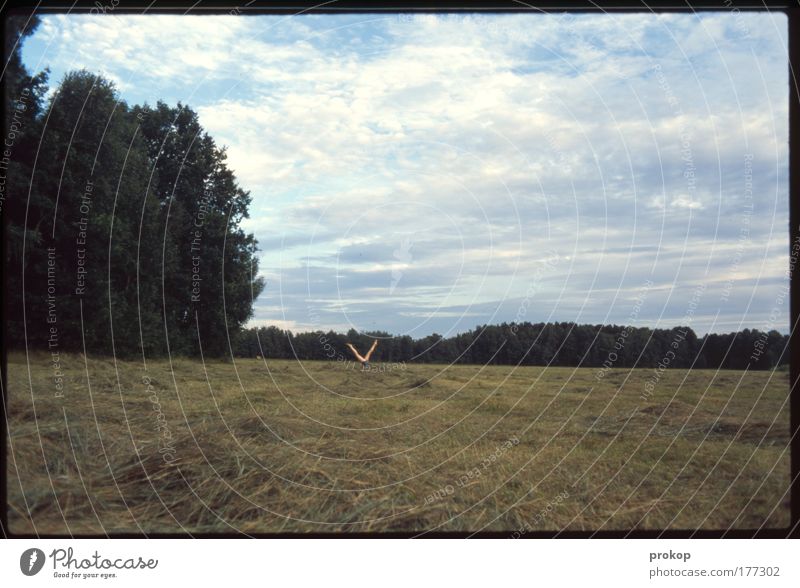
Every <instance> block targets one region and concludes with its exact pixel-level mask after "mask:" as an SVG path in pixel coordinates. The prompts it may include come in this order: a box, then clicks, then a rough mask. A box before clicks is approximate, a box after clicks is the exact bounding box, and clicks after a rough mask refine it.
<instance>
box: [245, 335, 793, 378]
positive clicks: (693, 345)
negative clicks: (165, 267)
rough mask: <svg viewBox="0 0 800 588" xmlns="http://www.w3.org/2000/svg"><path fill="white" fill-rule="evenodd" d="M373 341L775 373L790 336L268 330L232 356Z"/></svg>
mask: <svg viewBox="0 0 800 588" xmlns="http://www.w3.org/2000/svg"><path fill="white" fill-rule="evenodd" d="M373 338H379V340H380V342H379V345H378V348H377V350H376V352H375V355H374V356H373V357H374V359H375V361H384V362H400V361H402V362H418V363H462V364H479V365H538V366H543V365H548V366H562V367H575V366H581V367H593V368H603V367H606V368H612V367H613V368H632V367H638V368H657V367H659V366H660V365H661V366H664V368H665V369H669V368H695V369H705V368H709V369H720V368H722V369H745V368H748V369H751V370H764V369H772V368H774V367H775V366H777V365H782V364H787V363H788V362H789V352H788V341H789V336H788V335H781V334H780V333H778V332H777V331H770V332H769V333H762V332H760V331H758V330H750V329H745V330H744V331H741V332H739V333H729V334H726V335H718V334H711V335H706V336H704V337H702V338H698V337H697V335H696V334H695V333H694V331H693V330H692V329H690V328H689V327H675V328H672V329H650V328H647V327H625V326H619V325H578V324H575V323H536V324H532V323H511V324H507V323H503V324H501V325H483V326H478V327H475V328H474V329H472V330H470V331H468V332H466V333H461V334H459V335H454V336H452V337H442V336H441V335H437V334H436V333H434V334H432V335H429V336H427V337H423V338H421V339H416V340H414V339H412V338H411V337H409V336H407V335H406V336H402V337H392V336H390V335H389V334H388V333H381V332H373V333H357V332H356V331H355V330H353V329H351V330H350V331H349V332H348V333H347V335H346V336H345V335H341V334H338V333H333V332H329V333H322V332H310V333H292V332H291V331H283V330H281V329H278V328H277V327H274V326H272V327H261V328H251V329H248V330H245V331H243V332H242V333H241V334H240V335H239V337H238V338H237V340H236V344H235V346H234V352H235V354H236V355H238V356H240V357H255V356H256V355H261V356H263V357H267V358H270V359H295V358H296V359H302V360H314V359H320V360H326V359H328V360H337V361H340V359H339V358H340V357H344V358H345V359H347V360H352V359H353V358H352V356H351V355H350V353H349V351H348V350H347V348H346V347H345V344H346V343H347V342H350V343H353V344H354V345H355V346H356V348H357V349H362V350H366V349H367V348H368V347H369V346H370V344H371V342H372V339H373ZM762 343H763V345H762ZM331 348H333V349H334V350H335V352H332V351H331ZM762 349H763V351H760V350H762ZM601 377H602V376H601Z"/></svg>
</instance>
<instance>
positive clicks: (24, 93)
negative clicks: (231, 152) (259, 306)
mask: <svg viewBox="0 0 800 588" xmlns="http://www.w3.org/2000/svg"><path fill="white" fill-rule="evenodd" d="M38 24H39V23H38V18H37V17H35V16H34V17H32V18H31V19H30V20H29V19H28V18H27V16H22V15H15V16H12V17H10V18H8V19H7V23H6V26H7V29H6V31H5V32H6V55H9V56H10V59H9V62H8V66H7V75H6V79H5V80H4V81H5V84H4V85H5V105H6V113H7V116H6V141H5V147H4V148H5V151H4V153H3V159H2V169H0V172H2V181H3V183H2V186H3V194H2V196H3V209H2V213H3V216H4V219H3V220H4V226H5V230H6V251H5V264H6V267H5V271H6V278H7V282H6V297H7V299H6V317H5V318H6V323H5V331H4V336H5V342H6V345H7V346H8V347H10V348H22V347H25V348H44V349H48V350H50V351H51V352H53V353H54V354H55V353H59V352H60V351H64V350H80V351H83V350H84V349H85V350H86V351H89V352H96V353H100V354H106V355H110V354H112V353H114V354H116V355H121V356H126V355H133V354H149V355H164V354H166V353H167V352H170V353H177V354H197V353H198V352H200V351H201V349H200V348H199V345H198V341H201V342H202V344H203V345H204V346H205V348H204V349H202V351H203V352H205V353H208V354H209V355H220V354H224V353H226V352H227V351H228V345H227V334H228V333H230V332H233V333H236V332H238V330H239V329H240V328H241V327H242V325H244V324H245V323H246V321H247V320H248V319H249V318H250V317H251V315H252V306H253V300H255V299H256V297H257V296H258V295H259V293H260V292H261V290H262V288H263V283H262V281H261V280H260V279H259V278H257V277H256V276H257V273H258V262H257V258H256V251H257V243H256V240H255V238H254V236H253V235H252V234H248V233H246V232H245V231H244V230H243V229H242V228H241V222H242V220H243V219H245V218H247V216H248V207H249V205H250V201H251V198H250V195H249V193H248V192H247V191H245V190H244V189H242V188H241V187H240V186H239V185H238V183H237V180H236V178H235V177H234V174H233V172H232V171H231V170H230V169H229V168H228V166H227V164H226V153H225V149H224V148H222V147H220V146H219V145H217V144H216V143H215V141H214V139H213V138H212V137H211V136H209V135H208V133H206V132H205V131H204V129H203V127H202V126H201V125H200V123H199V121H198V116H197V114H196V113H195V112H194V111H193V110H192V109H191V108H189V107H188V106H185V105H182V104H180V103H178V104H177V105H175V106H170V105H168V104H166V103H164V102H161V101H158V102H157V103H156V104H155V105H147V104H144V105H129V104H127V103H126V102H125V101H124V100H121V99H120V96H119V94H118V92H117V90H116V88H115V86H114V84H113V83H112V82H111V81H109V80H107V79H105V78H104V77H103V76H100V75H97V74H94V73H90V72H88V71H85V70H81V71H72V72H70V73H68V74H66V75H65V77H64V78H63V79H62V80H61V81H60V83H59V84H58V85H57V86H56V87H55V88H53V91H52V92H49V90H50V88H49V86H48V81H49V80H48V78H49V72H48V71H44V72H42V73H40V74H38V75H36V76H31V75H30V74H29V73H28V72H27V71H26V70H25V68H24V66H23V64H22V61H21V59H20V48H21V45H22V42H23V40H24V39H25V37H27V36H28V35H30V34H31V33H32V32H33V31H34V30H35V28H36V26H37V25H38Z"/></svg>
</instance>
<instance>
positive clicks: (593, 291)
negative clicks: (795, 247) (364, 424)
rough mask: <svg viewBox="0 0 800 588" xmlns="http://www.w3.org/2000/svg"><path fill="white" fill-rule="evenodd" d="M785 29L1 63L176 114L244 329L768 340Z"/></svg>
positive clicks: (782, 237) (751, 22)
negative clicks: (199, 173) (245, 294)
mask: <svg viewBox="0 0 800 588" xmlns="http://www.w3.org/2000/svg"><path fill="white" fill-rule="evenodd" d="M786 28H787V23H786V19H785V17H784V16H783V15H781V14H776V15H771V14H764V13H751V14H731V13H727V12H725V13H716V14H710V13H706V14H696V15H690V14H681V15H673V14H670V15H666V14H665V15H653V14H641V15H638V14H631V15H583V16H571V15H500V16H491V15H445V14H442V15H436V16H432V15H428V16H410V15H408V16H407V15H396V14H394V15H380V14H364V15H305V16H294V17H289V16H257V17H252V16H251V17H244V16H238V17H237V16H183V17H178V16H175V17H172V16H123V15H111V16H105V17H103V16H89V15H83V16H78V15H76V16H67V15H52V16H45V17H44V18H43V24H42V26H41V27H40V28H39V29H38V30H37V32H36V34H35V35H34V37H33V38H31V39H30V40H29V41H28V42H27V44H26V46H25V51H24V57H25V62H26V64H27V66H28V67H29V69H31V70H33V71H38V70H40V69H42V68H43V67H46V66H48V67H50V69H51V72H52V77H51V80H52V81H53V82H57V81H58V80H60V79H61V77H62V76H63V74H64V73H65V72H67V71H69V70H71V69H75V68H81V67H85V68H87V69H89V70H91V71H96V72H103V73H104V74H105V75H106V76H107V77H109V78H111V79H113V80H114V81H115V82H116V84H117V87H118V88H119V90H120V93H121V96H122V97H123V98H124V99H125V100H126V101H128V102H129V103H142V102H148V103H151V104H152V103H154V102H155V100H157V99H162V100H165V101H167V102H169V103H173V104H174V103H177V102H178V101H181V102H182V103H184V104H188V105H189V106H191V107H192V108H194V109H195V110H196V111H197V112H198V113H199V115H200V119H201V123H202V124H203V126H204V127H205V128H206V129H207V130H208V131H209V133H210V134H211V135H212V136H214V137H215V139H216V140H217V141H218V142H219V143H221V144H224V145H227V146H228V153H229V163H230V166H231V167H232V168H233V170H234V171H235V172H236V174H237V177H238V178H239V181H240V183H241V184H242V186H243V187H244V188H245V189H248V190H250V191H251V193H252V196H253V204H252V208H251V218H250V219H249V221H247V229H248V230H250V231H252V232H254V233H255V234H256V236H257V238H258V240H259V242H260V248H261V273H262V275H263V276H264V277H265V279H266V280H267V287H266V289H265V291H264V293H263V294H262V295H261V296H260V297H259V299H258V300H257V301H256V312H255V317H254V321H253V322H254V323H257V324H277V325H280V326H284V327H289V328H292V329H300V330H304V329H312V328H314V329H317V328H321V329H328V328H333V329H337V330H345V329H348V328H351V327H353V328H356V329H358V330H373V329H380V330H385V331H389V332H391V333H393V334H406V333H408V334H411V335H413V336H420V335H426V334H429V333H431V332H438V333H443V334H451V333H454V332H459V331H463V330H466V329H469V328H472V327H474V326H475V325H478V324H484V323H496V322H502V321H511V320H515V319H516V320H530V321H534V322H535V321H554V320H557V321H576V322H579V323H629V324H637V325H649V326H652V327H669V326H673V325H676V324H684V325H685V324H690V325H691V326H692V327H693V328H694V329H695V330H696V331H697V332H698V333H705V332H708V331H712V332H727V331H731V330H737V329H740V328H745V327H749V328H759V329H765V328H777V329H778V330H780V331H782V332H787V331H788V327H789V317H788V299H786V298H785V297H784V296H783V295H782V292H783V288H784V287H785V286H786V284H787V280H786V277H785V271H786V268H787V267H788V264H789V254H790V248H789V238H788V131H787V127H788V124H787V121H788V99H787V92H788V74H787V50H786ZM637 298H638V301H637ZM774 308H777V309H778V313H777V314H775V312H773V309H774ZM770 315H772V318H770ZM776 317H777V318H776Z"/></svg>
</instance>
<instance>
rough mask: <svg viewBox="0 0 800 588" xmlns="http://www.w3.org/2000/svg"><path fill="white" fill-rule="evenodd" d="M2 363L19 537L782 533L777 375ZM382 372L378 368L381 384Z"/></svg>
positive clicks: (782, 377)
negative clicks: (59, 384)
mask: <svg viewBox="0 0 800 588" xmlns="http://www.w3.org/2000/svg"><path fill="white" fill-rule="evenodd" d="M59 359H60V363H59V368H60V371H61V372H62V373H63V388H62V389H61V390H59V389H57V388H56V387H55V384H54V369H53V365H52V363H51V357H50V355H49V354H42V353H39V354H31V355H30V356H29V357H27V358H26V356H25V355H24V354H11V355H10V356H9V361H8V374H7V376H8V380H7V381H8V388H9V398H8V410H9V427H8V429H9V439H8V501H9V525H10V528H11V531H12V532H15V533H40V534H42V533H49V534H67V533H72V534H86V533H101V534H102V533H122V532H134V533H142V532H144V533H157V532H160V533H164V532H192V533H195V532H207V533H208V532H224V533H270V532H283V533H288V532H298V533H303V532H388V531H400V532H423V531H470V532H471V531H507V532H508V533H509V535H512V534H513V533H514V532H515V531H516V534H515V535H521V534H525V533H527V532H529V531H539V530H556V529H557V530H560V529H571V530H593V529H603V530H618V529H631V528H636V529H663V528H671V529H686V528H696V527H702V528H709V529H728V528H749V529H752V528H758V527H761V526H767V527H784V526H786V525H787V524H788V521H789V497H788V495H787V494H786V490H787V488H788V485H789V450H788V441H789V435H788V427H789V410H788V401H787V396H788V375H787V373H786V372H776V373H774V374H771V373H769V372H755V373H747V374H745V373H743V372H732V371H724V372H719V373H715V372H713V371H704V370H695V371H685V370H668V371H666V372H665V373H664V374H663V375H662V376H661V378H660V380H659V381H658V382H657V384H656V385H655V387H654V390H653V392H652V395H650V396H649V397H648V396H647V395H646V394H645V396H644V397H643V393H644V392H645V386H646V383H647V382H648V381H651V382H653V380H652V378H653V374H654V372H653V370H627V369H612V370H610V371H609V372H607V373H606V374H605V377H603V378H601V379H600V380H598V379H597V378H596V375H597V373H598V372H597V371H596V370H594V369H589V368H582V369H573V368H539V367H525V368H514V367H512V366H488V367H481V366H455V367H448V366H443V365H417V364H408V365H407V366H405V368H404V369H403V366H400V367H397V366H395V369H387V371H385V372H368V373H362V372H360V371H358V370H354V369H347V368H345V366H344V365H343V364H337V363H334V362H328V363H326V362H303V363H300V362H291V361H267V362H265V361H263V360H256V359H245V360H236V362H235V364H234V363H232V362H222V361H210V362H206V363H205V365H204V364H203V363H202V362H200V361H199V360H196V361H195V360H188V359H180V360H175V361H173V362H172V363H171V364H170V362H169V361H167V360H159V361H149V362H148V363H147V369H146V371H145V369H144V367H143V366H142V364H141V361H140V362H138V363H137V362H123V361H116V362H115V361H114V360H113V359H109V358H98V359H91V358H90V359H89V360H88V361H86V360H85V359H84V358H83V357H82V356H78V355H63V354H62V355H61V356H60V358H59ZM389 367H391V366H389Z"/></svg>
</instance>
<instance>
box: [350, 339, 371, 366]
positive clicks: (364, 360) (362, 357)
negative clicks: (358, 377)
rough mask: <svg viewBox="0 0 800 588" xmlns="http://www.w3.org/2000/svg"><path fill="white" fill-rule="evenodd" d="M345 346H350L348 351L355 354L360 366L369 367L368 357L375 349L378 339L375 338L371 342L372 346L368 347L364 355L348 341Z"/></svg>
mask: <svg viewBox="0 0 800 588" xmlns="http://www.w3.org/2000/svg"><path fill="white" fill-rule="evenodd" d="M347 346H348V347H349V348H350V351H352V352H353V355H355V356H356V359H357V360H358V361H360V362H361V367H362V368H364V369H365V370H368V369H369V358H370V357H372V352H373V351H375V348H376V347H377V346H378V340H377V339H375V340H374V341H373V342H372V347H370V348H369V351H367V354H366V355H361V354H360V353H359V352H358V350H357V349H356V348H355V347H353V344H352V343H348V344H347Z"/></svg>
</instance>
